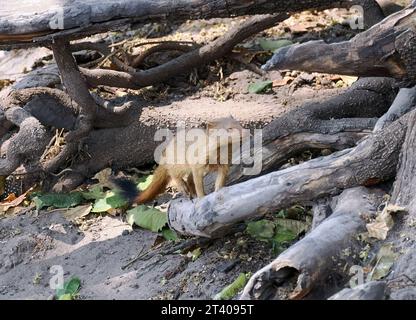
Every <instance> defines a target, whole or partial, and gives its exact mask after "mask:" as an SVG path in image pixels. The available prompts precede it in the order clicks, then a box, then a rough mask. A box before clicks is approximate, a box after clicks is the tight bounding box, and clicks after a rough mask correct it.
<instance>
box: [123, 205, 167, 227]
mask: <svg viewBox="0 0 416 320" xmlns="http://www.w3.org/2000/svg"><path fill="white" fill-rule="evenodd" d="M127 222H128V223H129V224H130V225H131V226H132V225H133V224H136V225H138V226H139V227H142V228H144V229H147V230H150V231H153V232H159V231H160V230H162V229H163V227H164V226H166V225H167V223H168V218H167V215H166V213H165V212H162V211H160V210H158V209H156V208H152V207H148V206H145V205H139V206H137V207H135V208H133V209H130V210H129V211H127Z"/></svg>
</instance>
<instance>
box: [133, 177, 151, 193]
mask: <svg viewBox="0 0 416 320" xmlns="http://www.w3.org/2000/svg"><path fill="white" fill-rule="evenodd" d="M152 180H153V175H152V174H150V175H148V176H147V177H141V178H140V179H139V181H138V184H137V187H138V188H139V190H140V191H143V190H145V189H146V188H147V187H148V186H149V185H150V184H151V183H152Z"/></svg>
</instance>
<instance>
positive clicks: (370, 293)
mask: <svg viewBox="0 0 416 320" xmlns="http://www.w3.org/2000/svg"><path fill="white" fill-rule="evenodd" d="M385 290H386V282H384V281H370V282H367V283H363V284H360V285H358V286H356V287H355V288H353V289H351V288H345V289H343V290H341V291H340V292H338V293H336V294H334V295H333V296H331V297H329V298H328V300H384V299H385Z"/></svg>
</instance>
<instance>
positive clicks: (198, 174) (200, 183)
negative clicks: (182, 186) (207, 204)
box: [192, 168, 205, 198]
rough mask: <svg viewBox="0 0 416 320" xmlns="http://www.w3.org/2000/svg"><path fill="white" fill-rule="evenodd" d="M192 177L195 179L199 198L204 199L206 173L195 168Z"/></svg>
mask: <svg viewBox="0 0 416 320" xmlns="http://www.w3.org/2000/svg"><path fill="white" fill-rule="evenodd" d="M192 176H193V178H194V184H195V189H196V195H197V196H198V198H202V197H204V196H205V191H204V172H203V170H201V169H197V168H193V169H192Z"/></svg>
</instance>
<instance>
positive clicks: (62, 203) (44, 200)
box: [33, 192, 84, 210]
mask: <svg viewBox="0 0 416 320" xmlns="http://www.w3.org/2000/svg"><path fill="white" fill-rule="evenodd" d="M83 200H84V198H83V197H82V194H81V192H71V193H44V194H38V195H37V196H36V197H35V198H33V201H34V203H35V205H36V210H40V209H42V208H44V207H51V206H53V207H55V208H69V207H74V206H76V205H78V204H80V203H81V202H82V201H83Z"/></svg>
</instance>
